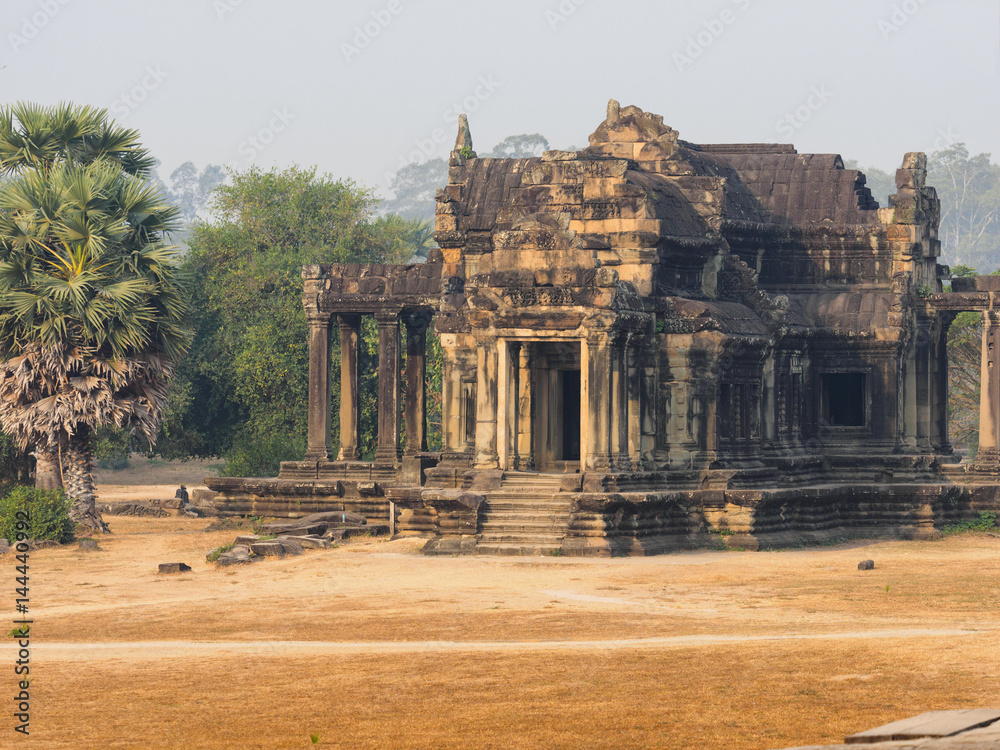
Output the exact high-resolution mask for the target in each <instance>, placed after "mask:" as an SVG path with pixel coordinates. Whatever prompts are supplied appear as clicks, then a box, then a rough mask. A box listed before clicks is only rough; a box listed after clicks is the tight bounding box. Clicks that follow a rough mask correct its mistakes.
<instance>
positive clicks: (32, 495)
mask: <svg viewBox="0 0 1000 750" xmlns="http://www.w3.org/2000/svg"><path fill="white" fill-rule="evenodd" d="M71 504H72V503H71V501H70V499H69V498H68V497H66V495H65V494H64V493H63V491H62V490H38V489H35V488H34V487H23V486H21V487H15V488H14V489H12V490H11V491H10V492H9V493H7V495H6V496H5V497H4V498H3V499H0V537H3V538H4V539H7V540H8V541H9V542H12V543H13V542H14V541H15V539H16V538H17V528H18V520H19V516H18V513H19V512H27V513H29V514H30V520H29V521H28V529H27V534H28V538H29V539H52V540H53V541H56V542H59V543H60V544H62V543H63V542H68V541H71V540H72V539H73V522H72V521H71V520H70V518H69V509H70V506H71Z"/></svg>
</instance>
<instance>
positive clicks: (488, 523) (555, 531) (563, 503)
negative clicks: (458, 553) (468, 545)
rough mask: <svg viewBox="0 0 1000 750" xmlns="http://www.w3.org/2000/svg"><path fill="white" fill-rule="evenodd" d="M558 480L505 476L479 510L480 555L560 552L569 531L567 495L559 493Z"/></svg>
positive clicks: (553, 476) (556, 476) (523, 474)
mask: <svg viewBox="0 0 1000 750" xmlns="http://www.w3.org/2000/svg"><path fill="white" fill-rule="evenodd" d="M561 482H562V476H561V475H559V474H534V473H528V472H506V473H505V474H504V478H503V483H502V484H501V488H500V489H499V490H494V491H493V492H490V493H489V494H488V495H487V498H486V502H485V504H484V506H483V508H482V509H481V512H482V515H481V519H480V522H479V543H478V545H477V548H476V553H477V554H480V555H550V554H556V553H558V552H559V550H561V548H562V543H563V539H564V538H565V537H566V530H567V528H568V527H569V516H570V507H571V505H572V502H573V495H572V494H571V493H561V492H559V486H560V484H561Z"/></svg>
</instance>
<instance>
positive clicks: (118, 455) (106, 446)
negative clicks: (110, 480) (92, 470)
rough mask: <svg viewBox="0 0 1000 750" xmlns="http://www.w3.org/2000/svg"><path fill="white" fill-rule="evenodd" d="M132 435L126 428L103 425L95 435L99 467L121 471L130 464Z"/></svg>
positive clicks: (95, 455) (95, 453) (96, 458)
mask: <svg viewBox="0 0 1000 750" xmlns="http://www.w3.org/2000/svg"><path fill="white" fill-rule="evenodd" d="M129 441H130V435H129V433H128V432H127V431H126V430H120V429H117V428H115V427H101V428H99V429H98V430H97V432H96V434H95V435H94V460H95V461H96V462H97V468H99V469H111V470H113V471H120V470H121V469H127V468H128V466H129V463H128V457H129V453H130V446H129Z"/></svg>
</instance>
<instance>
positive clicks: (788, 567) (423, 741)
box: [0, 464, 1000, 750]
mask: <svg viewBox="0 0 1000 750" xmlns="http://www.w3.org/2000/svg"><path fill="white" fill-rule="evenodd" d="M186 466H187V468H186V469H185V468H183V467H184V465H181V467H182V468H179V469H178V468H177V467H167V469H169V470H170V471H177V472H179V473H170V474H166V473H164V474H158V473H157V472H158V471H160V469H159V468H158V467H156V466H149V467H145V469H144V470H143V472H142V476H140V477H138V478H135V477H133V479H132V480H131V481H145V480H148V481H149V482H151V483H152V484H153V485H154V486H156V485H158V486H162V487H164V488H166V489H169V495H170V496H172V495H173V489H174V488H175V487H176V484H178V483H180V482H181V481H184V482H185V483H186V484H188V485H189V486H193V485H197V484H199V483H200V482H199V481H198V480H199V476H198V473H197V472H198V471H201V472H202V473H201V476H204V474H205V471H206V469H207V468H208V467H207V466H206V465H198V466H195V465H192V464H188V465H186ZM167 469H164V470H163V471H164V472H166V471H167ZM133 471H135V470H133ZM185 472H187V473H185ZM192 472H194V473H193V474H192ZM109 474H110V473H105V474H103V475H101V476H99V480H103V481H104V482H105V484H102V485H101V486H100V487H99V491H100V492H101V493H102V495H103V494H104V493H108V492H112V491H113V492H115V493H119V494H121V495H123V496H125V495H127V494H128V492H129V491H128V490H127V489H124V488H125V487H127V486H129V485H128V484H127V483H126V482H121V481H112V480H114V479H115V477H112V476H108V475H109ZM114 485H117V487H115V486H114ZM135 492H136V493H140V494H141V493H145V494H147V495H149V494H150V493H151V492H152V493H154V494H155V491H152V490H143V489H142V488H137V489H135ZM137 496H138V495H137ZM108 520H109V521H110V523H111V527H112V530H113V532H114V533H113V534H112V535H110V536H108V537H106V538H104V539H101V541H100V545H101V549H100V550H99V551H96V552H84V551H81V550H79V549H77V548H76V546H75V545H73V546H67V547H64V548H60V549H47V550H39V551H36V552H33V553H32V555H31V576H32V579H31V580H32V589H31V601H32V615H33V617H34V620H35V625H34V627H33V629H32V631H31V636H32V655H31V659H32V661H31V670H32V671H31V676H32V683H31V693H32V721H31V738H30V740H25V739H24V738H22V737H20V736H19V735H16V734H15V733H14V732H13V731H12V726H13V725H12V722H13V719H12V718H8V719H6V720H5V721H6V722H7V723H8V724H11V726H10V727H8V728H5V729H0V747H21V746H24V747H27V746H29V744H30V745H31V746H35V747H40V748H41V747H44V748H73V749H74V750H75V749H80V748H234V749H237V748H238V749H240V750H248V749H251V748H310V747H320V748H334V747H336V748H720V749H721V748H726V749H733V750H738V749H746V750H749V749H751V748H782V747H788V746H791V745H803V744H823V743H832V742H837V741H840V740H841V739H842V738H843V736H844V735H846V734H849V733H852V732H855V731H859V730H862V729H867V728H870V727H874V726H877V725H879V724H883V723H886V722H888V721H892V720H895V719H899V718H903V717H907V716H911V715H914V714H917V713H920V712H922V711H926V710H931V709H948V708H965V707H985V706H995V705H996V704H998V703H1000V701H998V699H997V696H998V695H1000V675H998V670H997V667H996V665H997V664H1000V639H998V635H1000V588H998V585H997V582H998V581H1000V539H997V538H993V537H988V536H985V535H975V534H971V535H962V536H954V537H949V538H946V539H944V540H941V541H937V542H919V543H902V542H884V543H877V544H859V543H858V544H853V545H843V546H838V547H821V548H814V549H804V550H795V551H787V552H758V553H751V552H747V553H743V552H711V551H706V552H698V553H685V554H679V555H665V556H661V557H655V558H646V559H625V560H578V559H571V558H505V559H497V558H427V557H423V556H422V555H420V554H418V552H417V551H416V550H417V547H418V544H417V543H416V542H414V541H413V540H396V541H385V540H371V539H365V540H357V541H351V542H349V543H347V544H344V545H342V546H340V547H338V548H336V549H333V550H329V551H312V552H307V553H306V554H305V555H302V556H300V557H290V558H285V559H282V560H268V561H264V562H260V563H255V564H253V565H251V566H246V567H242V568H235V569H234V568H227V569H215V568H214V566H212V565H210V564H208V563H206V562H205V553H206V552H208V551H209V550H211V549H212V548H213V547H215V546H217V545H220V544H223V543H226V542H230V541H232V538H233V536H234V533H233V532H212V533H206V532H205V531H204V529H205V527H206V526H207V525H208V524H207V522H206V521H204V520H196V519H189V518H178V517H171V518H162V519H147V518H111V519H108ZM865 558H871V559H874V560H875V563H876V566H877V567H876V569H875V570H874V571H870V572H864V573H863V572H859V571H858V570H857V569H856V568H857V563H858V561H859V560H862V559H865ZM181 561H183V562H186V563H188V564H189V565H191V566H192V567H193V568H194V570H193V571H192V572H191V573H187V574H183V575H175V576H165V575H160V574H158V573H157V563H161V562H181ZM14 565H15V562H14V560H13V558H12V556H10V555H8V556H5V557H4V558H0V566H2V568H3V570H5V571H6V575H7V576H8V578H9V580H10V581H11V583H10V585H9V586H8V591H11V590H12V589H13V586H14V584H13V579H14V576H15V572H14ZM8 602H9V603H7V604H4V605H0V611H4V612H11V610H12V606H13V594H12V593H9V594H8ZM12 616H13V615H12V612H11V618H12ZM8 619H10V618H8ZM14 659H15V655H14V651H13V650H12V649H11V648H10V647H9V645H7V644H5V645H4V650H3V652H2V653H0V660H5V661H6V662H7V664H8V665H12V664H13V661H14ZM0 670H2V671H3V673H5V674H7V675H8V676H7V677H5V678H3V680H4V687H3V690H4V691H5V692H3V693H2V694H3V695H13V692H12V691H13V690H14V687H15V685H14V675H13V670H12V668H10V667H8V666H3V665H2V664H0ZM5 714H6V715H8V716H9V715H10V712H9V711H7V712H5ZM311 734H312V735H318V736H319V742H318V744H316V745H314V744H313V743H312V741H311V739H310V735H311Z"/></svg>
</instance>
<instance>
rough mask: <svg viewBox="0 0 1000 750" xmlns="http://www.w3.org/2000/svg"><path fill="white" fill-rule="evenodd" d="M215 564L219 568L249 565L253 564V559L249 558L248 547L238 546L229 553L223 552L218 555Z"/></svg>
mask: <svg viewBox="0 0 1000 750" xmlns="http://www.w3.org/2000/svg"><path fill="white" fill-rule="evenodd" d="M215 562H216V565H219V566H221V567H226V566H227V565H249V564H250V563H251V562H253V558H252V557H250V548H249V547H247V546H244V545H241V544H238V545H236V546H235V547H233V548H232V549H231V550H230V551H229V552H223V553H222V554H221V555H219V559H218V560H216V561H215Z"/></svg>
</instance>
